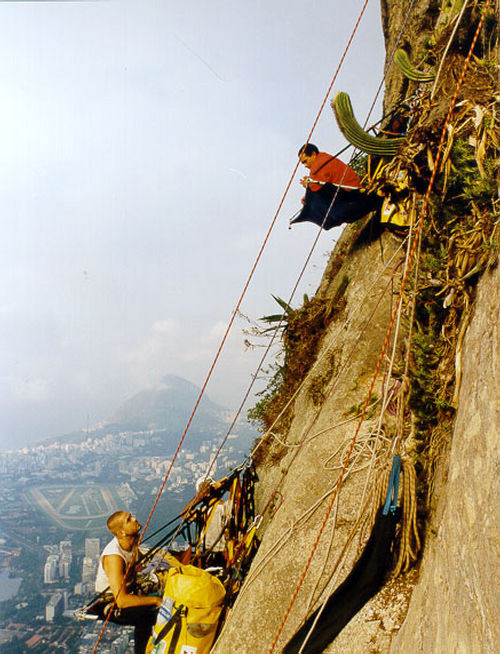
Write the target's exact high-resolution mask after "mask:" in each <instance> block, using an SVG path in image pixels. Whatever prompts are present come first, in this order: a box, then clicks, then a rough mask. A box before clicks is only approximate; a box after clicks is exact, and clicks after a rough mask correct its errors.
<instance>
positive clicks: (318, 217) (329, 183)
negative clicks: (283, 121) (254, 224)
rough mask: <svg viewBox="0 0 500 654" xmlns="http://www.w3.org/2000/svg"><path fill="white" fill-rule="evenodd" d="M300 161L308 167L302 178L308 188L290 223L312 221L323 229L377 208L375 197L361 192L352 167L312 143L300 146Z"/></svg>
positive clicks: (348, 220)
mask: <svg viewBox="0 0 500 654" xmlns="http://www.w3.org/2000/svg"><path fill="white" fill-rule="evenodd" d="M298 156H299V161H300V163H301V164H303V165H304V166H305V167H306V168H308V169H309V175H307V176H305V177H303V178H302V179H301V180H300V183H301V184H302V186H304V187H305V189H306V194H305V196H304V198H303V200H302V203H303V205H304V206H303V208H302V210H301V212H300V213H299V215H298V216H296V217H295V218H293V219H292V220H291V221H290V224H291V225H293V224H295V223H300V222H312V223H315V224H316V225H319V226H320V227H323V229H331V228H332V227H337V226H338V225H341V224H342V223H352V222H354V221H356V220H358V219H359V218H361V217H362V216H364V215H365V214H367V213H368V212H369V211H371V210H372V209H374V208H375V206H374V202H375V203H379V202H380V200H379V199H378V198H376V199H374V198H372V197H370V196H367V195H366V194H365V193H362V192H361V191H360V190H359V188H360V180H359V177H358V176H357V174H356V173H355V172H354V170H353V169H352V168H350V167H349V166H348V165H347V164H345V163H344V162H343V161H340V159H337V158H336V157H333V156H332V155H330V154H327V153H326V152H320V151H319V150H318V148H317V147H316V146H315V145H313V144H312V143H306V144H305V145H303V146H302V147H301V148H300V150H299V155H298Z"/></svg>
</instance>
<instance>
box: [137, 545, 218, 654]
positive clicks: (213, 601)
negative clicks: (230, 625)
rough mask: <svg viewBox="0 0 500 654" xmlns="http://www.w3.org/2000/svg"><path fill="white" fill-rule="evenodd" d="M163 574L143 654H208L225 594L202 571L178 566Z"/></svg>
mask: <svg viewBox="0 0 500 654" xmlns="http://www.w3.org/2000/svg"><path fill="white" fill-rule="evenodd" d="M167 558H168V562H169V563H170V564H171V565H172V566H173V567H172V568H170V570H168V572H167V573H166V580H165V588H164V591H163V603H162V606H161V607H160V609H159V611H158V618H157V621H156V625H155V628H154V631H153V635H152V636H151V638H150V639H149V642H148V645H147V647H146V654H208V653H209V652H210V647H211V646H212V643H213V641H214V638H215V633H216V630H217V625H218V622H219V618H220V614H221V611H222V606H223V603H224V597H225V594H226V591H225V589H224V586H223V585H222V583H221V582H220V581H219V580H218V579H217V578H216V577H214V576H212V575H211V574H210V573H209V572H207V571H206V570H201V569H200V568H197V567H195V566H193V565H181V564H180V563H179V561H177V559H175V558H174V557H170V556H169V557H167Z"/></svg>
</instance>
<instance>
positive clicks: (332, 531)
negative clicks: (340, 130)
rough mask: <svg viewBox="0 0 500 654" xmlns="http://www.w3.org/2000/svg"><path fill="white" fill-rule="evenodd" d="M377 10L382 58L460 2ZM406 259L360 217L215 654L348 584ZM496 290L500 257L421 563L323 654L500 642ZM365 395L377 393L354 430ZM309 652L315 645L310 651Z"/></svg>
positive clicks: (256, 648)
mask: <svg viewBox="0 0 500 654" xmlns="http://www.w3.org/2000/svg"><path fill="white" fill-rule="evenodd" d="M381 4H382V22H383V29H384V34H385V36H386V42H387V52H388V53H389V54H388V56H389V55H390V53H391V52H392V50H393V48H394V45H395V44H396V42H397V38H398V35H399V33H400V32H401V29H402V28H403V25H404V21H405V19H406V16H407V11H408V9H410V8H411V9H412V13H411V15H410V18H409V21H408V23H407V24H406V26H405V32H404V34H405V36H404V39H403V42H402V43H400V45H403V46H406V47H407V50H408V51H409V52H410V54H411V53H412V52H415V53H417V52H418V48H419V47H420V43H421V41H422V39H424V38H425V36H426V34H427V33H428V32H429V31H431V30H432V27H433V25H434V24H435V22H436V20H437V18H438V16H439V12H440V10H443V11H445V10H447V9H449V5H450V3H438V2H435V1H434V0H416V1H411V0H391V1H390V2H389V1H388V0H382V3H381ZM451 4H452V5H455V3H451ZM404 85H405V81H404V80H403V78H402V76H401V73H400V72H398V71H397V70H396V71H391V73H390V75H389V76H388V78H387V80H386V86H387V95H386V108H387V107H390V106H391V105H392V104H393V103H394V100H395V99H396V98H397V97H398V96H400V95H401V93H402V91H404ZM356 230H358V231H356ZM496 240H497V241H498V235H497V236H496ZM491 263H492V262H491V261H490V264H491ZM404 267H405V252H404V249H403V247H402V241H401V240H399V239H398V238H396V237H395V236H393V235H391V234H390V233H383V234H382V236H381V237H380V238H378V239H373V238H370V237H369V233H368V230H365V232H361V234H360V231H359V228H355V227H354V226H352V225H351V226H348V227H346V229H345V230H344V232H343V234H342V237H341V238H340V240H339V242H338V243H337V246H336V248H335V250H334V252H333V254H332V256H331V258H330V261H329V263H328V266H327V268H326V270H325V273H324V275H323V279H322V282H321V285H320V287H319V289H318V292H317V295H316V297H317V298H319V299H320V300H331V299H333V298H337V300H336V301H338V302H339V304H338V307H337V309H338V311H337V313H336V316H335V319H333V320H332V321H331V323H330V324H329V325H328V327H327V329H326V331H325V334H324V335H323V337H322V339H321V343H320V347H319V350H318V351H317V353H316V355H315V357H314V361H312V362H311V367H310V369H309V371H308V372H307V375H306V376H305V377H304V379H303V380H302V383H301V385H300V387H299V388H298V389H297V391H296V392H295V393H294V395H293V396H292V397H290V398H289V401H290V406H291V407H292V413H291V415H290V419H289V423H290V424H289V428H287V429H285V428H283V427H281V428H274V429H273V428H271V434H270V437H269V438H270V442H268V443H267V445H266V447H268V448H269V451H268V453H267V455H266V458H265V463H264V464H263V465H261V466H260V467H259V469H258V473H259V477H260V481H259V483H258V485H257V489H256V493H257V511H259V512H262V513H264V514H265V519H264V523H263V525H262V529H261V533H262V543H261V546H260V549H259V551H258V552H257V555H256V557H255V559H254V561H253V563H252V566H251V569H250V571H249V574H248V576H247V578H246V580H245V583H244V585H243V588H242V590H241V592H240V594H239V596H238V599H237V601H236V603H235V605H234V607H233V608H232V610H231V612H230V613H229V616H228V619H227V621H226V623H225V626H224V628H223V630H222V633H221V635H220V637H219V639H218V641H217V643H216V644H215V646H214V648H213V650H212V651H213V652H214V653H216V654H234V653H235V652H238V653H239V654H262V653H264V652H269V653H271V652H274V653H278V652H281V651H282V650H283V648H284V646H285V644H286V643H287V642H288V640H289V639H290V638H291V637H292V636H293V634H294V633H295V632H296V631H297V629H298V628H299V627H300V626H301V624H302V623H303V621H304V619H305V618H306V617H307V616H309V615H310V614H311V613H312V611H313V610H314V609H316V608H318V607H320V606H321V604H322V601H323V600H324V599H326V598H327V597H329V596H330V594H331V593H332V592H333V590H334V589H335V588H337V587H338V585H339V584H340V583H341V582H342V581H343V580H344V579H345V578H346V576H347V575H348V574H349V572H350V570H351V569H352V566H353V563H354V562H355V561H356V559H357V558H358V556H359V553H360V551H361V550H362V548H363V547H364V545H365V543H366V540H367V537H368V533H369V529H368V528H367V523H366V521H367V517H368V514H369V510H370V500H369V493H370V491H371V490H372V489H373V488H374V486H375V481H376V478H375V471H376V469H381V468H383V467H384V466H385V467H386V468H387V467H388V466H390V463H391V461H392V456H393V451H392V443H393V442H394V441H393V440H392V439H393V436H394V425H393V423H392V422H391V415H392V413H393V412H392V410H391V406H390V404H388V405H387V406H385V405H384V406H380V404H381V398H382V397H383V396H384V393H385V391H386V390H387V388H388V387H391V388H393V387H394V388H396V380H397V378H398V377H400V376H401V375H400V373H401V370H402V369H403V368H404V362H405V352H406V350H405V348H406V345H407V334H406V333H405V326H406V324H407V323H405V320H404V319H401V320H399V319H397V320H396V321H395V323H394V330H393V333H392V335H391V337H390V339H389V340H388V341H387V343H386V336H387V326H388V324H389V322H390V319H391V316H392V315H393V311H394V307H395V303H396V300H397V297H398V289H399V284H400V282H401V278H402V276H403V273H404ZM344 287H345V290H342V291H341V289H344ZM499 289H500V266H499V265H498V261H497V262H496V267H495V266H494V265H490V267H489V271H487V272H485V273H484V275H483V276H482V278H481V279H480V280H479V283H478V286H477V296H476V299H475V304H474V309H473V312H472V316H471V319H470V323H469V326H468V328H467V331H466V334H465V339H464V341H463V347H462V351H461V357H460V358H459V360H458V365H459V366H461V373H462V374H461V383H460V391H459V394H458V403H457V411H456V416H455V421H454V426H453V435H452V439H451V445H450V447H449V450H448V452H447V455H446V456H443V457H442V458H441V462H440V469H439V470H438V474H437V476H436V479H437V480H438V481H437V482H436V485H435V490H434V497H433V502H432V507H433V508H432V512H431V514H430V518H429V519H428V521H427V524H426V533H425V544H424V552H423V556H422V558H421V562H420V564H419V566H418V567H416V568H413V569H410V571H409V572H407V573H406V574H403V575H401V576H400V577H398V578H397V579H393V580H391V581H389V582H388V583H386V585H385V586H384V587H383V588H382V589H381V590H380V592H379V593H378V594H377V595H376V596H375V597H373V598H372V599H371V600H370V601H369V602H368V603H367V604H366V605H365V606H364V608H363V609H361V610H360V611H359V612H358V613H357V615H356V616H354V617H353V619H352V620H351V621H350V623H349V624H348V625H347V626H346V627H345V628H344V629H343V630H342V631H341V632H340V633H339V635H338V636H337V637H336V638H335V640H334V641H333V642H332V643H331V645H330V646H329V647H328V648H327V649H326V650H325V652H327V653H328V654H376V653H379V654H389V653H391V654H403V653H406V652H421V653H422V654H423V653H425V654H438V653H439V654H456V653H460V654H462V653H463V654H475V653H476V652H477V653H478V654H479V653H481V654H493V653H494V652H498V651H500V625H499V621H498V617H497V616H498V609H499V607H500V591H499V587H498V570H499V565H498V551H499V549H500V547H499V546H500V530H499V528H498V524H499V517H500V516H499V511H498V502H497V498H498V495H499V482H498V473H499V467H500V466H499V464H500V448H499V444H498V432H499V425H500V395H499V390H498V389H499V385H500V363H499V358H500V354H499V345H500V338H499V336H500V333H499V332H500V327H499V323H500V320H499V319H500V290H499ZM339 294H340V295H339ZM340 296H341V297H340ZM339 297H340V300H339ZM406 308H407V307H406ZM384 343H386V344H387V347H386V349H385V353H384V354H383V356H382V358H380V352H381V350H382V348H383V344H384ZM396 370H399V375H398V374H395V371H396ZM370 388H371V389H372V400H371V403H370V405H369V408H368V411H367V416H366V420H365V421H364V422H363V423H362V425H361V427H360V428H358V424H359V423H358V416H359V413H360V411H361V409H362V407H363V405H364V400H365V398H366V397H367V393H368V391H369V389H370ZM346 455H348V456H346ZM346 459H348V463H347V467H346V468H345V469H344V463H345V462H346ZM339 479H341V480H342V484H341V485H340V486H339V488H340V490H339V492H337V482H338V481H339ZM270 503H271V510H269V508H270ZM302 651H304V652H310V653H311V652H312V651H314V652H317V650H316V649H314V650H312V649H308V647H307V645H306V646H305V647H304V648H303V650H302Z"/></svg>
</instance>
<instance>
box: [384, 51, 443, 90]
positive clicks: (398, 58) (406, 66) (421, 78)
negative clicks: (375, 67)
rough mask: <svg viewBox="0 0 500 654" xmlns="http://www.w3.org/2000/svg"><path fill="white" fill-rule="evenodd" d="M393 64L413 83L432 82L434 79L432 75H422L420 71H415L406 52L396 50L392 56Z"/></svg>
mask: <svg viewBox="0 0 500 654" xmlns="http://www.w3.org/2000/svg"><path fill="white" fill-rule="evenodd" d="M394 63H395V64H396V66H397V67H398V68H399V70H400V71H401V72H402V73H403V75H404V76H405V77H407V78H408V79H411V80H412V81H413V82H432V80H433V79H434V78H435V77H436V76H435V74H434V73H424V72H423V71H421V70H417V69H416V68H414V66H413V65H412V63H411V61H410V58H409V57H408V53H407V52H406V50H402V49H401V48H400V49H399V50H396V52H395V54H394Z"/></svg>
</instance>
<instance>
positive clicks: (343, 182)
mask: <svg viewBox="0 0 500 654" xmlns="http://www.w3.org/2000/svg"><path fill="white" fill-rule="evenodd" d="M344 173H345V174H344ZM308 176H309V177H310V178H311V179H314V180H317V181H318V182H329V183H330V184H337V185H339V186H354V187H356V188H359V185H360V183H359V177H358V176H357V175H356V173H355V172H354V170H353V169H352V168H349V166H348V165H346V164H345V163H343V162H342V161H340V159H336V158H335V157H332V155H331V154H327V153H326V152H318V154H317V155H316V158H315V159H314V163H313V165H312V166H311V169H310V171H309V175H308ZM308 188H309V189H310V190H311V191H319V189H320V188H321V186H320V185H319V184H312V183H310V184H309V186H308Z"/></svg>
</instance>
